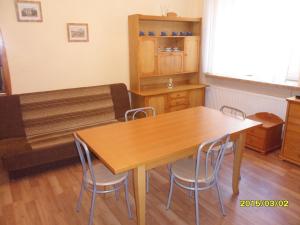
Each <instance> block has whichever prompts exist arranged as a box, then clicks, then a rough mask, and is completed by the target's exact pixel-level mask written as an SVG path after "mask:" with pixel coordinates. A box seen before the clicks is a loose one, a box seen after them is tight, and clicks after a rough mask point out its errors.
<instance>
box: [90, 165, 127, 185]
mask: <svg viewBox="0 0 300 225" xmlns="http://www.w3.org/2000/svg"><path fill="white" fill-rule="evenodd" d="M94 173H95V178H96V185H98V186H107V185H114V184H117V183H120V182H122V181H124V180H125V179H126V178H127V176H128V173H127V172H126V173H121V174H117V175H115V174H113V173H112V172H111V171H110V170H109V169H107V168H106V166H104V165H103V164H102V163H97V164H95V165H94ZM87 182H88V183H89V184H93V181H92V178H91V175H90V173H88V174H87Z"/></svg>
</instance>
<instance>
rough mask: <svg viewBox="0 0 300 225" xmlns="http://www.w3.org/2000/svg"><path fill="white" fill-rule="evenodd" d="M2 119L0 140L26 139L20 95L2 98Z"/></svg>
mask: <svg viewBox="0 0 300 225" xmlns="http://www.w3.org/2000/svg"><path fill="white" fill-rule="evenodd" d="M0 118H1V122H0V140H1V139H5V138H14V137H25V131H24V127H23V120H22V113H21V107H20V98H19V96H18V95H11V96H3V97H0Z"/></svg>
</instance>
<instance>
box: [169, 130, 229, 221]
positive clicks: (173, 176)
mask: <svg viewBox="0 0 300 225" xmlns="http://www.w3.org/2000/svg"><path fill="white" fill-rule="evenodd" d="M229 137H230V135H229V134H227V135H224V136H222V137H219V138H217V139H214V140H209V141H206V142H204V143H202V144H201V145H199V147H198V151H197V157H196V158H191V157H189V158H186V159H182V160H179V161H176V162H175V163H173V164H171V166H170V191H169V197H168V203H167V209H169V208H170V205H171V198H172V194H173V189H174V183H175V184H176V185H178V186H179V187H181V188H184V189H187V190H190V191H193V192H194V198H195V217H196V225H199V224H200V220H199V200H198V192H199V191H203V190H207V189H209V188H212V187H214V186H216V188H217V192H218V197H219V204H220V208H221V211H222V213H223V215H224V216H225V210H224V206H223V199H222V193H221V190H220V187H219V184H218V175H219V170H220V166H221V163H222V160H223V157H224V151H225V148H226V145H227V144H228V142H229ZM217 146H220V147H218V148H216V147H217ZM211 154H215V155H216V156H217V157H216V160H215V162H214V163H213V164H212V163H211V162H210V157H211Z"/></svg>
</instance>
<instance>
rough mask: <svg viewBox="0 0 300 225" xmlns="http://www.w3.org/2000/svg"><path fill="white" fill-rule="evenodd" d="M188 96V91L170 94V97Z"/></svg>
mask: <svg viewBox="0 0 300 225" xmlns="http://www.w3.org/2000/svg"><path fill="white" fill-rule="evenodd" d="M187 96H188V92H187V91H181V92H174V93H171V94H169V97H170V98H183V97H187Z"/></svg>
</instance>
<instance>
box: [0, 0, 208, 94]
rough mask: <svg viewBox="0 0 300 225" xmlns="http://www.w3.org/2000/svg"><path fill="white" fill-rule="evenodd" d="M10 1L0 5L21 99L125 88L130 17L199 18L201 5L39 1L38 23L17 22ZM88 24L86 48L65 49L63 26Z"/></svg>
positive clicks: (195, 0)
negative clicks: (164, 13) (164, 8)
mask: <svg viewBox="0 0 300 225" xmlns="http://www.w3.org/2000/svg"><path fill="white" fill-rule="evenodd" d="M14 2H15V1H14V0H0V29H1V30H2V33H3V36H4V42H5V45H6V50H7V55H8V62H9V67H10V73H11V80H12V91H13V93H14V94H16V93H26V92H35V91H45V90H53V89H63V88H71V87H80V86H89V85H98V84H107V83H115V82H124V83H126V84H127V85H128V84H129V65H128V64H129V59H128V27H127V17H128V15H130V14H135V13H139V14H151V15H161V10H160V5H161V4H162V5H169V8H170V9H171V10H172V11H175V12H177V14H178V15H180V16H190V17H200V16H201V12H202V8H201V2H202V0H151V1H149V0H110V1H102V0H59V1H58V0H41V4H42V11H43V20H44V21H43V22H42V23H34V22H17V18H16V12H15V5H14ZM70 22H73V23H76V22H78V23H88V24H89V36H90V41H89V42H88V43H68V41H67V32H66V23H70Z"/></svg>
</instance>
